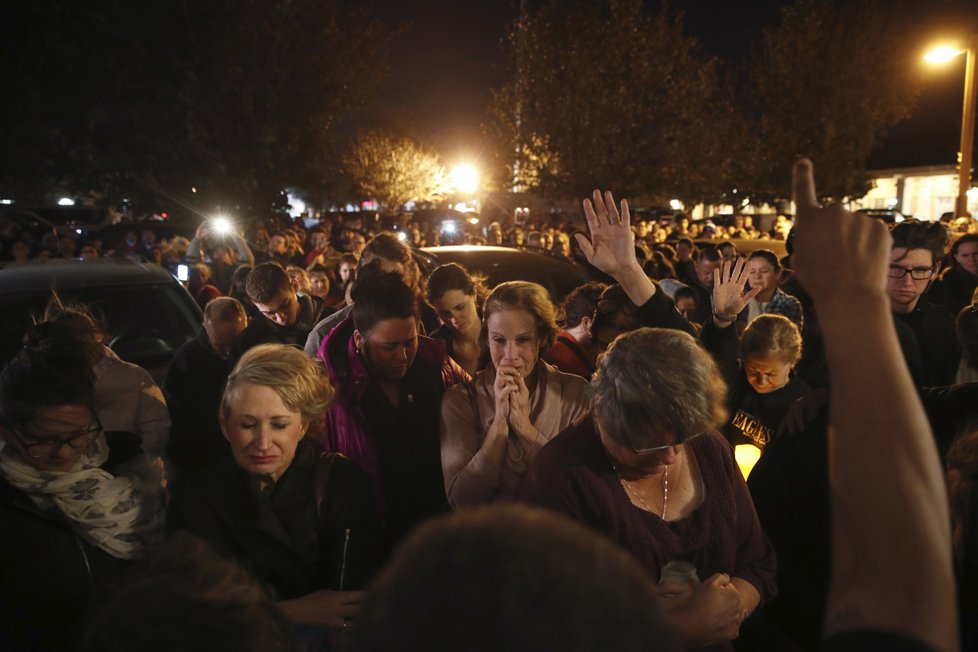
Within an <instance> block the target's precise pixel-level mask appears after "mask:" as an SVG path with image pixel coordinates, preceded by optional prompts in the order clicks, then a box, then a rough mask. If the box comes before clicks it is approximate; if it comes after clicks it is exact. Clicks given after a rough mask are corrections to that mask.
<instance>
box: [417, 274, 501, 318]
mask: <svg viewBox="0 0 978 652" xmlns="http://www.w3.org/2000/svg"><path fill="white" fill-rule="evenodd" d="M449 290H461V291H462V292H463V293H464V294H467V295H469V296H470V297H472V296H474V297H475V305H476V307H477V308H478V309H479V314H480V316H481V314H482V304H483V303H484V302H485V300H486V297H487V296H489V288H487V287H486V283H485V277H484V276H481V275H479V274H470V273H469V271H468V270H466V269H465V268H464V267H462V266H461V265H459V264H457V263H446V264H444V265H439V266H438V267H436V268H435V269H434V270H433V271H432V272H431V274H430V275H429V276H428V282H427V285H426V287H425V297H426V298H427V299H428V302H429V303H431V302H433V301H437V300H438V299H441V298H442V297H443V296H445V293H446V292H448V291H449Z"/></svg>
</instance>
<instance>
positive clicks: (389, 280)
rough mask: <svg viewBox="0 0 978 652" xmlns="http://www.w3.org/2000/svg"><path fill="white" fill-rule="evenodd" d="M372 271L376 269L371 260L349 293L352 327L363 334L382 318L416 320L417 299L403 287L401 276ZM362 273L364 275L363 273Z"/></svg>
mask: <svg viewBox="0 0 978 652" xmlns="http://www.w3.org/2000/svg"><path fill="white" fill-rule="evenodd" d="M367 268H370V271H367ZM375 268H376V269H377V270H379V269H380V265H379V263H377V262H375V261H371V263H370V265H367V266H366V267H365V268H364V269H363V270H361V273H360V274H358V275H357V282H356V284H354V286H353V292H352V294H351V296H352V298H353V324H354V326H356V329H357V330H358V331H360V333H361V334H363V335H366V334H367V333H369V332H370V331H371V330H373V328H374V327H375V326H376V325H377V324H378V323H380V322H382V321H384V320H386V319H406V318H409V317H410V318H415V319H416V318H417V316H418V296H417V295H416V294H415V293H414V291H412V290H411V288H409V287H408V286H407V285H405V284H404V279H403V278H401V275H400V274H397V273H395V272H391V273H388V274H384V273H380V274H377V275H374V273H373V270H374V269H375ZM364 271H367V274H363V272H364Z"/></svg>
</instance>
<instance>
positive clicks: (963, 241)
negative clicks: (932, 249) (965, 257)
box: [951, 233, 978, 256]
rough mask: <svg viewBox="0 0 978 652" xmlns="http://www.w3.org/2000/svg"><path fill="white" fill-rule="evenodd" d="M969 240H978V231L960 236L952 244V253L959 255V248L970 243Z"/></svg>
mask: <svg viewBox="0 0 978 652" xmlns="http://www.w3.org/2000/svg"><path fill="white" fill-rule="evenodd" d="M969 242H978V233H965V234H964V235H962V236H960V237H958V238H957V239H956V240H955V241H954V243H953V244H952V245H951V255H952V256H957V255H958V249H959V248H960V247H961V245H963V244H968V243H969Z"/></svg>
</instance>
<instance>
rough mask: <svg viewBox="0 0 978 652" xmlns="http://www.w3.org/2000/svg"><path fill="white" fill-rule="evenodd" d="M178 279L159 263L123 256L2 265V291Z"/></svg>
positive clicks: (104, 285) (142, 282) (26, 290)
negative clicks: (135, 260)
mask: <svg viewBox="0 0 978 652" xmlns="http://www.w3.org/2000/svg"><path fill="white" fill-rule="evenodd" d="M175 282H176V280H175V279H174V278H173V276H172V275H171V274H170V273H169V272H168V271H166V270H165V269H163V268H162V267H159V266H158V265H154V264H151V263H138V262H134V261H132V260H127V259H124V258H96V259H92V260H81V259H77V258H76V259H53V260H49V261H47V262H30V263H8V264H7V265H6V266H4V267H2V268H0V293H8V292H34V291H38V290H47V289H54V290H57V289H75V288H84V287H91V286H96V287H107V286H109V287H110V286H114V285H139V284H146V285H154V284H157V283H175Z"/></svg>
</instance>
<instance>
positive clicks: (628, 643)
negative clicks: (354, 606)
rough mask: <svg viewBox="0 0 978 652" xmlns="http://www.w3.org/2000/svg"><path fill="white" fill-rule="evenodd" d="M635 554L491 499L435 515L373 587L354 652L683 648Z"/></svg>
mask: <svg viewBox="0 0 978 652" xmlns="http://www.w3.org/2000/svg"><path fill="white" fill-rule="evenodd" d="M660 613H661V611H660V609H659V606H658V602H657V600H656V597H655V591H654V589H653V585H652V583H651V582H650V581H649V579H648V577H647V575H646V574H645V572H644V571H643V570H642V569H641V568H640V567H639V566H638V564H637V563H636V562H635V560H634V559H633V558H632V557H631V556H629V555H628V554H627V553H625V552H624V551H623V550H621V549H620V548H618V547H617V546H615V545H614V544H613V543H612V542H610V541H608V540H607V539H605V538H603V537H600V536H598V535H596V534H595V533H594V532H592V531H590V530H588V529H586V528H585V527H583V526H582V525H580V524H578V523H575V522H574V521H571V520H570V519H568V518H566V517H563V516H559V515H557V514H553V513H551V512H547V511H544V510H541V509H536V508H531V507H527V506H525V505H492V506H486V507H479V508H475V509H470V510H467V511H464V512H458V513H456V514H453V515H451V516H444V517H440V518H437V519H433V520H431V521H429V522H427V523H425V524H423V525H421V526H420V527H418V528H417V529H416V530H415V531H414V532H413V533H412V534H411V535H410V537H409V538H408V539H407V540H406V541H405V542H404V543H403V544H402V545H401V546H400V547H399V548H398V549H397V553H396V554H395V555H394V559H393V560H392V561H391V563H390V564H388V566H387V568H386V569H385V570H384V572H383V574H382V575H381V576H380V577H379V578H378V579H377V580H376V581H375V582H374V584H373V585H372V586H371V589H370V591H369V592H368V594H367V597H366V599H365V600H364V601H363V603H362V604H361V607H360V612H359V613H358V614H357V618H356V620H355V621H354V627H353V631H352V632H351V640H350V648H349V649H350V650H351V651H353V652H380V651H382V650H457V651H459V652H477V651H483V650H518V651H524V650H533V651H534V652H557V651H560V652H585V651H590V650H656V651H658V652H674V651H675V650H678V649H680V648H679V643H678V641H677V640H676V637H675V634H674V633H673V632H672V630H671V629H670V628H668V627H667V626H666V625H665V624H664V623H663V621H662V617H661V616H660Z"/></svg>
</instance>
